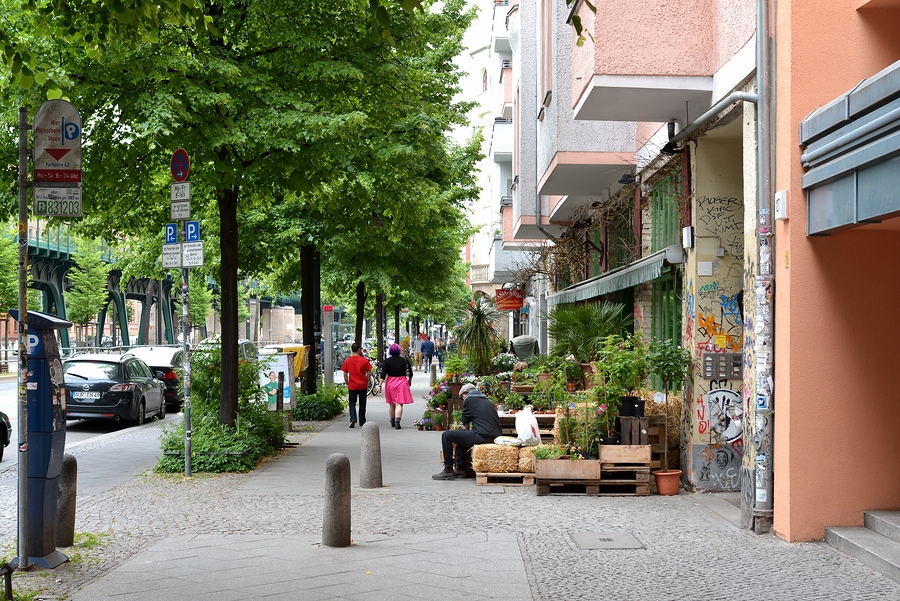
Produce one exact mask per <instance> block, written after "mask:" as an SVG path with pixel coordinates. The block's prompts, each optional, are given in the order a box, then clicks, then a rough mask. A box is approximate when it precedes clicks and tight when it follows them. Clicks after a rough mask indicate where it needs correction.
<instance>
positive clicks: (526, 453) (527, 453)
mask: <svg viewBox="0 0 900 601" xmlns="http://www.w3.org/2000/svg"><path fill="white" fill-rule="evenodd" d="M518 471H519V473H520V474H531V473H533V472H534V447H521V448H519V470H518Z"/></svg>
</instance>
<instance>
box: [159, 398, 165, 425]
mask: <svg viewBox="0 0 900 601" xmlns="http://www.w3.org/2000/svg"><path fill="white" fill-rule="evenodd" d="M159 419H160V420H164V419H166V399H163V400H162V402H161V403H160V404H159Z"/></svg>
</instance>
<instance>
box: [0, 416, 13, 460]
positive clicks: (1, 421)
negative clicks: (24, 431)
mask: <svg viewBox="0 0 900 601" xmlns="http://www.w3.org/2000/svg"><path fill="white" fill-rule="evenodd" d="M11 438H12V424H11V423H9V416H8V415H6V414H5V413H3V412H2V411H0V461H3V449H4V448H6V447H8V446H9V441H10V439H11Z"/></svg>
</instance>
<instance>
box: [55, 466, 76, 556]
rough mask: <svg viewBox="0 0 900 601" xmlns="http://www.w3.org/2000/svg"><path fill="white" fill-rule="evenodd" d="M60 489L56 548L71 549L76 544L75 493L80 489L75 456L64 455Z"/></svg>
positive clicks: (60, 473)
mask: <svg viewBox="0 0 900 601" xmlns="http://www.w3.org/2000/svg"><path fill="white" fill-rule="evenodd" d="M58 487H59V498H58V499H57V502H56V507H57V509H56V546H57V547H71V546H72V545H74V544H75V491H76V489H77V488H78V461H77V460H76V459H75V456H74V455H69V454H68V453H66V454H64V455H63V460H62V468H61V469H60V472H59V484H58Z"/></svg>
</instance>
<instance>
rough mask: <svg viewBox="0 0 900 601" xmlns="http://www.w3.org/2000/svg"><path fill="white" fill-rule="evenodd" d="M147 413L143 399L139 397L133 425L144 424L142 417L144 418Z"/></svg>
mask: <svg viewBox="0 0 900 601" xmlns="http://www.w3.org/2000/svg"><path fill="white" fill-rule="evenodd" d="M146 413H147V405H146V404H145V403H144V399H141V404H140V405H138V412H137V419H135V420H134V425H135V426H142V425H143V424H144V419H145V418H146Z"/></svg>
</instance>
